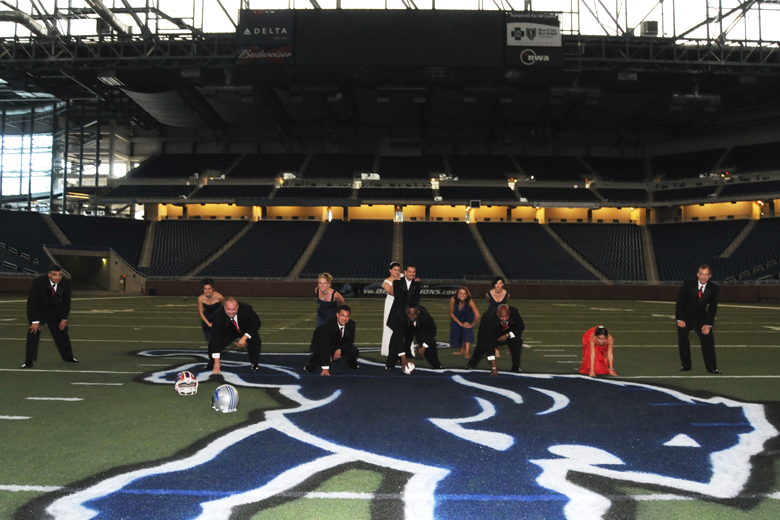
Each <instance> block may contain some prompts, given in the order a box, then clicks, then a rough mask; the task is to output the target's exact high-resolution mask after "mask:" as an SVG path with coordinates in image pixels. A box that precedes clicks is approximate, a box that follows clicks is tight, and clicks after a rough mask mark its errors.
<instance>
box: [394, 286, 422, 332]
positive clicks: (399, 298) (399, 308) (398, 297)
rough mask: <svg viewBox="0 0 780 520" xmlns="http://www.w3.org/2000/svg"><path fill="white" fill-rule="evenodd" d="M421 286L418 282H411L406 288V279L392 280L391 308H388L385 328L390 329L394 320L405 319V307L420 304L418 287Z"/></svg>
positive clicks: (401, 320)
mask: <svg viewBox="0 0 780 520" xmlns="http://www.w3.org/2000/svg"><path fill="white" fill-rule="evenodd" d="M421 286H422V284H421V283H420V282H418V281H413V282H412V283H411V285H410V286H409V289H408V290H407V288H406V278H405V277H403V276H402V277H401V279H400V280H393V306H392V307H390V314H388V316H387V324H386V325H387V326H388V327H392V324H393V322H394V321H396V320H400V322H403V320H405V319H406V306H407V305H409V304H410V303H411V304H415V305H418V304H419V303H420V287H421Z"/></svg>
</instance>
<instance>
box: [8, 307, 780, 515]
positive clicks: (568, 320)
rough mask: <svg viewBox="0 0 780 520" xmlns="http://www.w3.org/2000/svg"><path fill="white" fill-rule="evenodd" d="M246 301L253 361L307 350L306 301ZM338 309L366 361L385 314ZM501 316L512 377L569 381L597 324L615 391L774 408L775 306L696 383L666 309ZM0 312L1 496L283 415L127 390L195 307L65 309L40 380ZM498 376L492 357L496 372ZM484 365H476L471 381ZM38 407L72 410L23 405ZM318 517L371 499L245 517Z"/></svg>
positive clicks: (14, 314)
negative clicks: (517, 364)
mask: <svg viewBox="0 0 780 520" xmlns="http://www.w3.org/2000/svg"><path fill="white" fill-rule="evenodd" d="M245 301H247V302H248V303H251V304H252V305H254V306H255V309H256V310H257V311H258V313H259V314H260V316H261V318H262V320H263V327H262V329H261V335H262V338H263V351H264V352H299V353H302V352H306V351H307V350H308V343H309V340H310V338H311V331H312V330H313V328H314V324H315V320H316V307H317V304H316V302H315V301H314V299H313V298H307V299H295V298H290V299H261V298H247V299H245ZM349 303H350V305H351V306H352V308H353V319H354V320H356V321H357V322H358V329H357V330H358V336H357V343H358V346H359V347H360V348H378V346H379V343H380V339H381V334H382V323H381V322H382V308H383V301H382V300H381V299H355V300H350V301H349ZM423 303H424V305H426V306H427V308H428V309H429V311H430V312H431V314H432V315H433V316H434V318H435V319H436V321H437V324H438V327H439V331H440V333H439V336H438V339H439V341H445V342H446V341H448V336H449V315H448V307H447V301H446V300H429V301H425V302H423ZM513 304H515V305H516V306H517V307H518V308H519V309H520V312H521V314H522V316H523V318H524V320H525V323H526V333H525V335H524V339H525V341H526V344H527V345H528V346H529V347H530V348H524V349H523V361H522V365H523V370H524V371H526V372H531V373H552V374H574V373H575V370H576V368H577V367H578V366H579V363H580V361H581V355H582V346H581V337H582V333H583V332H584V331H585V330H586V329H588V328H590V327H593V326H596V325H601V324H603V325H605V326H607V327H608V328H609V329H610V332H611V333H612V335H613V336H614V337H615V345H616V347H615V366H616V368H617V371H618V373H619V375H620V377H621V378H622V377H625V378H629V379H628V380H630V381H633V382H642V383H648V384H655V385H661V386H666V387H675V388H681V389H684V390H686V391H694V392H707V393H712V394H718V395H723V396H728V397H733V398H736V399H740V400H748V401H760V402H778V401H780V377H778V376H780V367H779V366H778V362H777V357H778V353H779V352H780V350H778V349H780V330H776V329H778V328H780V305H777V304H761V305H755V306H739V305H734V306H726V305H722V306H721V307H720V309H719V312H718V319H717V322H716V325H715V328H714V331H715V334H716V342H717V345H718V347H717V355H718V365H719V368H720V369H721V370H722V371H723V372H724V376H720V377H718V376H710V375H708V374H706V372H705V370H704V366H703V361H702V358H701V353H700V349H699V347H698V346H696V345H697V343H696V342H697V338H696V337H695V335H693V334H692V335H691V341H692V345H693V349H692V350H693V367H694V368H693V370H692V371H691V372H687V373H680V372H679V371H678V369H679V366H680V362H679V358H678V355H677V346H676V342H677V340H676V331H675V323H674V320H673V312H674V306H673V305H671V304H668V303H663V302H632V301H626V302H574V301H570V302H563V301H561V302H555V301H529V300H517V301H515V302H513ZM479 306H480V310H484V308H485V307H486V305H485V304H484V303H482V302H479ZM754 307H759V308H754ZM0 309H2V311H3V312H2V315H3V319H4V320H6V321H0V339H1V342H0V352H1V355H0V392H2V394H1V395H2V396H3V398H2V400H0V415H11V416H31V417H32V419H29V420H17V421H11V420H0V438H2V439H3V441H4V442H2V443H0V460H2V461H3V462H2V464H0V486H3V485H5V486H8V485H20V486H69V485H72V484H74V483H77V482H79V481H81V480H83V479H87V478H89V477H91V476H94V475H96V474H99V473H101V472H105V471H109V470H111V469H113V468H117V467H119V466H127V465H134V464H142V463H145V462H151V461H155V460H160V459H164V458H167V457H172V456H174V455H175V454H176V453H177V452H179V451H181V450H184V449H186V448H188V447H190V446H191V445H192V444H193V443H195V442H198V441H199V440H201V439H205V438H208V437H209V436H212V435H214V434H216V433H217V432H220V431H221V430H224V429H228V428H231V427H233V426H235V425H237V424H239V423H241V422H243V421H245V420H247V418H248V415H249V413H250V412H252V411H254V410H263V409H270V408H275V407H279V406H281V405H282V402H281V401H280V400H278V399H277V398H276V397H275V395H274V394H273V393H271V392H269V391H265V390H252V391H244V392H242V393H241V405H240V407H239V411H238V413H235V414H217V413H215V412H213V411H212V410H211V409H210V407H209V402H210V395H211V393H212V392H213V389H214V388H215V387H216V386H217V383H211V382H209V383H204V384H202V385H201V389H200V392H199V394H198V395H197V396H193V397H181V396H179V395H177V394H176V393H175V392H174V390H173V389H172V388H170V387H161V386H154V385H146V384H140V383H138V382H134V381H133V379H134V378H135V377H137V376H138V375H140V374H141V373H144V372H151V371H154V370H155V369H156V367H153V366H141V365H144V364H150V365H151V364H166V365H167V363H166V362H165V361H164V360H160V359H159V358H157V359H155V358H148V359H144V358H140V357H138V356H134V355H129V354H130V353H131V352H133V351H139V350H145V349H181V348H185V349H199V348H204V347H205V341H204V339H203V335H202V333H201V330H200V325H199V318H198V315H197V309H196V301H195V299H194V298H188V299H186V300H185V299H183V298H172V297H171V298H167V297H165V298H164V297H157V298H155V297H147V298H142V297H136V298H127V299H95V298H88V299H77V300H75V301H74V303H73V313H72V315H71V319H70V321H69V323H70V326H71V337H72V339H73V344H74V351H75V355H76V357H78V358H79V359H80V360H81V363H80V364H78V365H68V364H65V363H62V362H61V361H60V360H59V356H58V355H57V352H56V349H55V347H54V344H53V342H52V341H51V339H50V336H49V333H48V331H45V332H44V334H43V339H42V341H41V348H40V354H39V361H38V362H37V363H36V366H35V368H36V369H40V370H41V371H20V370H17V369H18V368H19V365H20V364H21V363H22V362H23V361H24V338H25V330H26V327H27V322H26V318H25V304H24V301H23V300H22V299H17V301H2V302H0ZM773 327H774V328H773ZM472 352H473V346H472ZM362 357H363V358H365V359H372V360H376V361H382V360H383V359H382V358H381V356H380V355H379V352H378V351H374V352H364V353H363V354H362ZM440 358H441V361H442V363H443V364H444V365H445V366H446V367H457V368H460V367H463V366H464V365H465V360H464V359H463V358H462V357H460V356H453V355H452V354H451V351H450V350H446V349H445V350H442V351H441V353H440ZM182 361H183V362H184V361H186V360H182ZM303 361H304V358H301V363H303ZM420 363H423V364H424V363H425V362H424V361H420ZM510 363H511V360H510V359H509V356H508V355H507V354H506V352H505V350H502V357H501V358H500V359H499V360H498V365H499V369H500V370H507V369H508V368H509V365H510ZM486 366H487V365H486V362H485V361H483V362H482V366H481V368H485V367H486ZM53 370H56V371H58V372H52V371H53ZM100 371H105V372H111V373H99V372H100ZM734 376H739V377H734ZM757 376H775V377H772V378H767V377H757ZM74 382H97V383H122V386H81V385H73V384H72V383H74ZM47 396H58V397H78V398H83V399H84V400H83V401H77V402H51V401H30V400H27V399H26V398H27V397H47ZM779 474H780V470H776V471H775V475H779ZM382 478H383V476H382V474H380V473H378V472H373V471H369V470H351V471H346V472H344V473H341V474H338V475H335V476H333V477H332V478H331V479H330V480H328V481H326V482H323V483H321V485H319V487H318V488H316V489H315V490H328V491H334V490H335V491H349V492H365V493H371V492H374V491H375V490H376V489H377V487H378V486H379V482H381V481H382ZM768 478H772V479H774V478H775V476H774V475H769V476H768ZM40 494H41V493H38V492H31V491H23V492H10V491H0V519H8V518H11V517H12V515H13V512H14V511H15V510H16V509H17V508H18V507H19V506H21V505H22V504H24V503H26V502H27V501H29V500H30V499H32V498H34V497H35V496H38V495H40ZM323 510H327V511H329V514H330V513H332V515H331V516H321V517H322V518H351V519H352V518H354V519H363V518H369V517H370V516H371V504H370V501H369V500H364V499H356V500H349V499H320V498H300V499H292V500H291V501H289V502H287V503H284V504H280V505H277V506H275V507H273V508H272V509H269V510H267V511H263V512H261V513H258V514H257V515H255V516H254V517H253V518H256V519H260V518H262V519H266V518H292V519H299V518H320V516H316V515H315V512H322V511H323ZM636 513H637V518H640V519H653V518H736V519H739V518H777V517H780V501H778V500H776V499H771V498H768V499H763V500H761V501H760V503H759V504H758V505H757V506H756V507H755V508H754V509H753V510H751V511H748V512H741V511H740V510H738V509H734V508H733V507H729V506H728V505H723V504H712V503H708V502H703V501H680V500H674V501H648V502H645V501H640V502H638V503H637V506H636ZM317 514H319V513H317Z"/></svg>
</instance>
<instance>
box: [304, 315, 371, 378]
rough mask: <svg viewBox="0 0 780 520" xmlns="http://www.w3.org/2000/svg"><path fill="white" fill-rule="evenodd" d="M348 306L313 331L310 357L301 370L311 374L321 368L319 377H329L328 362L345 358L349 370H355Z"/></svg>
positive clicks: (352, 327) (354, 351)
mask: <svg viewBox="0 0 780 520" xmlns="http://www.w3.org/2000/svg"><path fill="white" fill-rule="evenodd" d="M351 315H352V309H350V307H349V305H342V306H340V307H339V312H338V313H337V314H336V315H335V316H334V317H332V318H330V319H329V320H327V321H326V322H325V323H323V324H322V325H320V326H319V327H317V328H316V329H314V336H313V337H312V339H311V349H310V350H311V356H310V357H309V361H308V363H306V366H304V367H303V369H304V370H305V371H307V372H313V371H314V369H315V368H317V367H318V366H319V367H322V372H321V373H320V375H321V376H329V375H330V362H331V359H333V361H338V360H339V359H341V358H346V360H347V364H348V365H349V368H352V369H354V370H357V369H358V368H360V366H358V362H357V360H358V349H357V347H355V322H354V321H352V320H351V319H350V316H351Z"/></svg>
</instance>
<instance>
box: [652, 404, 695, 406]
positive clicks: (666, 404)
mask: <svg viewBox="0 0 780 520" xmlns="http://www.w3.org/2000/svg"><path fill="white" fill-rule="evenodd" d="M647 404H649V405H650V406H698V404H697V403H647Z"/></svg>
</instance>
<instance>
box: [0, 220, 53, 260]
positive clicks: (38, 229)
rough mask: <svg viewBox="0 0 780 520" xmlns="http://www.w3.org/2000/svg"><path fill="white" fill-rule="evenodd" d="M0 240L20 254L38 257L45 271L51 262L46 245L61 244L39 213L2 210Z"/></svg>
mask: <svg viewBox="0 0 780 520" xmlns="http://www.w3.org/2000/svg"><path fill="white" fill-rule="evenodd" d="M0 242H2V243H4V244H5V245H6V246H7V247H13V248H14V249H16V250H17V251H18V252H19V254H21V253H26V254H28V255H30V257H31V258H36V259H38V260H39V261H40V263H41V265H42V266H43V267H42V268H41V267H39V268H40V269H42V271H41V272H45V271H46V268H47V267H48V264H49V263H50V260H49V257H48V255H47V254H46V253H45V252H44V250H43V246H44V245H59V243H60V241H59V240H58V239H57V237H56V236H55V235H54V233H53V232H52V230H51V229H49V227H48V226H47V225H46V223H45V222H44V221H43V218H42V217H41V215H39V214H38V213H34V212H27V211H5V210H0Z"/></svg>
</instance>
